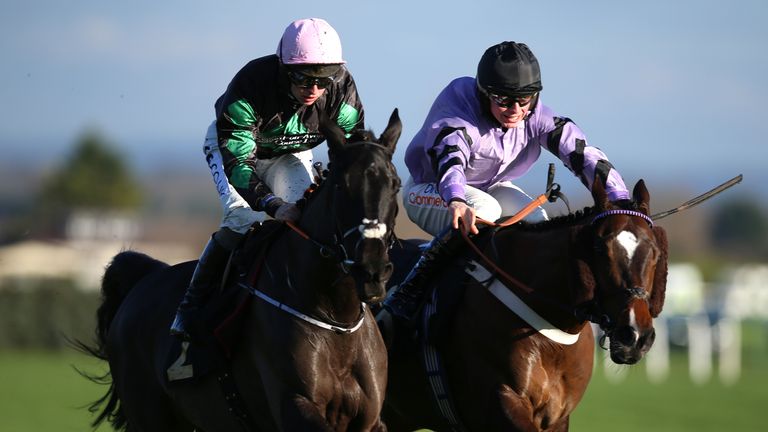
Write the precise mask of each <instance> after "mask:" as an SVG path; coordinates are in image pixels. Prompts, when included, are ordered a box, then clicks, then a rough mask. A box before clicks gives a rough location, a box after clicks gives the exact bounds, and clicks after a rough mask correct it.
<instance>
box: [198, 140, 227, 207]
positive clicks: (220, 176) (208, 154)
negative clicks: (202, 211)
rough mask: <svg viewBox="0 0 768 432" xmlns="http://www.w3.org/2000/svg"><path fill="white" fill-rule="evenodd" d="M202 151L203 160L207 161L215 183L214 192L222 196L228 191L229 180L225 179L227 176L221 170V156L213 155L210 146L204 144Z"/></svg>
mask: <svg viewBox="0 0 768 432" xmlns="http://www.w3.org/2000/svg"><path fill="white" fill-rule="evenodd" d="M203 151H204V152H205V160H206V161H207V162H208V168H210V170H211V175H212V176H213V182H214V183H215V184H216V192H218V193H219V196H224V194H225V193H227V192H228V191H229V180H227V177H226V176H225V175H224V173H223V172H222V170H221V167H222V164H221V158H217V157H215V156H214V155H213V152H212V149H211V147H210V146H205V148H204V149H203ZM217 162H218V163H217Z"/></svg>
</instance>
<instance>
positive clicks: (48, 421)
mask: <svg viewBox="0 0 768 432" xmlns="http://www.w3.org/2000/svg"><path fill="white" fill-rule="evenodd" d="M744 341H745V350H744V353H743V359H742V371H741V378H740V379H739V381H738V382H736V383H735V384H733V385H730V386H727V385H724V384H722V383H720V381H719V380H718V378H717V376H716V375H714V374H713V376H712V377H711V379H710V380H709V381H708V382H707V383H705V384H703V385H696V384H694V383H693V382H692V381H691V379H690V378H689V375H688V367H687V358H686V356H685V354H684V353H681V352H675V353H673V356H672V362H671V370H670V375H669V377H668V379H667V380H666V381H665V382H664V383H662V384H653V383H651V382H649V380H648V379H647V377H646V373H645V364H644V363H642V362H641V363H640V364H639V365H636V366H633V367H631V368H629V369H628V370H627V371H626V372H627V373H626V376H625V378H624V380H622V381H621V382H618V383H614V382H611V381H610V380H608V379H607V378H606V374H605V373H604V372H605V371H604V366H603V364H602V362H601V361H599V362H598V366H597V367H596V368H595V373H594V376H593V379H592V382H591V383H590V386H589V388H588V389H587V393H586V395H585V396H584V399H583V400H582V402H581V404H580V405H579V407H578V408H577V409H576V411H575V412H574V414H573V415H572V417H571V420H572V422H571V430H572V431H576V432H578V431H590V432H592V431H597V432H600V431H621V432H633V431H643V432H645V431H648V430H652V431H654V432H665V431H675V432H680V431H699V432H707V431H726V430H727V431H731V430H734V431H736V430H737V431H740V432H750V431H762V430H765V418H764V413H765V411H764V410H766V406H768V405H767V404H768V388H767V387H768V347H767V345H768V343H766V341H768V337H766V332H765V331H760V332H757V333H754V332H749V331H747V332H745V334H744ZM747 342H750V343H749V344H747ZM747 345H749V346H750V348H748V349H747V347H746V346H747ZM598 355H599V356H602V352H599V353H598ZM72 365H76V366H77V367H78V368H80V369H81V370H85V371H87V372H91V373H103V372H104V370H105V367H106V366H105V365H104V364H103V363H101V362H99V361H97V360H94V359H91V358H89V357H86V356H83V355H80V354H77V353H73V352H65V353H50V352H9V351H0V390H1V391H0V430H2V431H9V432H11V431H12V432H47V431H57V432H67V431H80V432H85V431H89V430H91V428H90V422H91V420H92V419H93V417H92V415H91V414H90V413H89V412H88V410H87V409H86V408H85V406H86V405H87V404H89V403H90V402H92V401H94V400H95V399H97V398H99V397H101V396H102V395H103V394H104V392H105V391H106V388H105V387H104V386H100V385H97V384H94V383H92V382H89V381H88V380H86V379H85V378H83V377H81V376H80V375H78V374H77V372H75V371H74V370H73V369H72ZM713 366H714V370H715V371H716V369H717V363H715V364H714V365H713ZM608 367H609V368H611V369H616V368H618V366H615V365H609V366H608ZM107 430H110V428H109V427H106V426H102V427H101V428H100V429H99V431H100V432H103V431H107Z"/></svg>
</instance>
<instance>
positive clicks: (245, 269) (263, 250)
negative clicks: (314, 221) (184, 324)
mask: <svg viewBox="0 0 768 432" xmlns="http://www.w3.org/2000/svg"><path fill="white" fill-rule="evenodd" d="M284 229H285V225H284V224H283V223H280V222H276V221H272V220H270V221H266V222H264V223H257V224H254V225H253V226H252V227H251V229H250V230H249V231H248V232H247V233H246V236H245V238H244V239H243V241H242V243H241V245H240V247H238V248H237V249H236V250H235V251H233V253H232V255H231V257H230V259H229V262H228V263H227V265H226V267H225V270H224V273H223V274H222V284H221V286H222V288H221V290H219V291H216V292H215V294H214V295H213V296H212V297H211V298H210V299H209V301H208V303H207V304H206V305H205V309H204V310H203V311H202V314H203V322H204V324H205V325H204V328H205V331H204V334H203V335H202V340H201V341H199V342H198V341H196V343H193V344H190V343H189V342H184V341H181V340H180V339H178V338H172V340H171V344H170V349H169V352H168V355H167V357H166V358H167V360H166V365H168V367H167V369H166V370H167V375H168V380H169V381H171V382H176V381H185V380H190V379H196V378H200V377H202V376H205V375H207V374H208V373H210V372H211V371H212V370H214V369H215V368H216V367H217V365H220V364H223V363H227V362H228V361H229V359H230V358H231V357H232V353H233V350H234V349H235V347H236V345H237V343H238V341H239V340H240V334H241V328H242V323H243V321H244V319H245V318H246V316H247V311H248V309H249V308H248V306H249V305H250V302H251V301H252V299H253V297H252V296H251V295H250V293H249V292H248V291H246V290H244V289H242V288H241V287H240V283H243V284H246V285H252V284H253V283H254V282H255V280H256V278H257V277H258V275H259V271H260V270H261V263H262V262H263V261H264V257H265V256H266V254H267V252H268V251H269V247H270V245H272V243H273V242H274V240H275V238H276V237H277V236H278V235H279V234H280V233H281V232H282V231H283V230H284Z"/></svg>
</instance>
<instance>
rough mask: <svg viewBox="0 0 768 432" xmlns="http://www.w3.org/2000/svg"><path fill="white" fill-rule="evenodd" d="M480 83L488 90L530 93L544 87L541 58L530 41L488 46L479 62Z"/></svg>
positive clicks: (486, 92) (478, 81) (481, 88)
mask: <svg viewBox="0 0 768 432" xmlns="http://www.w3.org/2000/svg"><path fill="white" fill-rule="evenodd" d="M477 86H478V88H479V89H480V90H481V91H482V92H483V93H485V94H488V93H493V94H497V95H502V96H520V95H530V94H533V93H536V92H539V91H541V89H542V88H543V87H542V86H541V71H540V70H539V61H538V60H536V56H534V55H533V53H532V52H531V50H530V49H529V48H528V46H527V45H526V44H523V43H515V42H502V43H500V44H497V45H494V46H492V47H490V48H488V49H487V50H485V53H484V54H483V56H482V57H481V58H480V63H479V64H478V65H477Z"/></svg>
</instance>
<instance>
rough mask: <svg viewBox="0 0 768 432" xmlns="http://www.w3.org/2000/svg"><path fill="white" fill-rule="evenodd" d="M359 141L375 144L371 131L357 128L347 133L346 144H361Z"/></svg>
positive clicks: (375, 140)
mask: <svg viewBox="0 0 768 432" xmlns="http://www.w3.org/2000/svg"><path fill="white" fill-rule="evenodd" d="M361 141H367V142H377V141H378V140H377V139H376V136H375V135H374V134H373V131H371V130H370V129H364V128H358V129H353V130H352V131H351V132H350V133H349V138H347V142H350V143H353V142H361Z"/></svg>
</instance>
